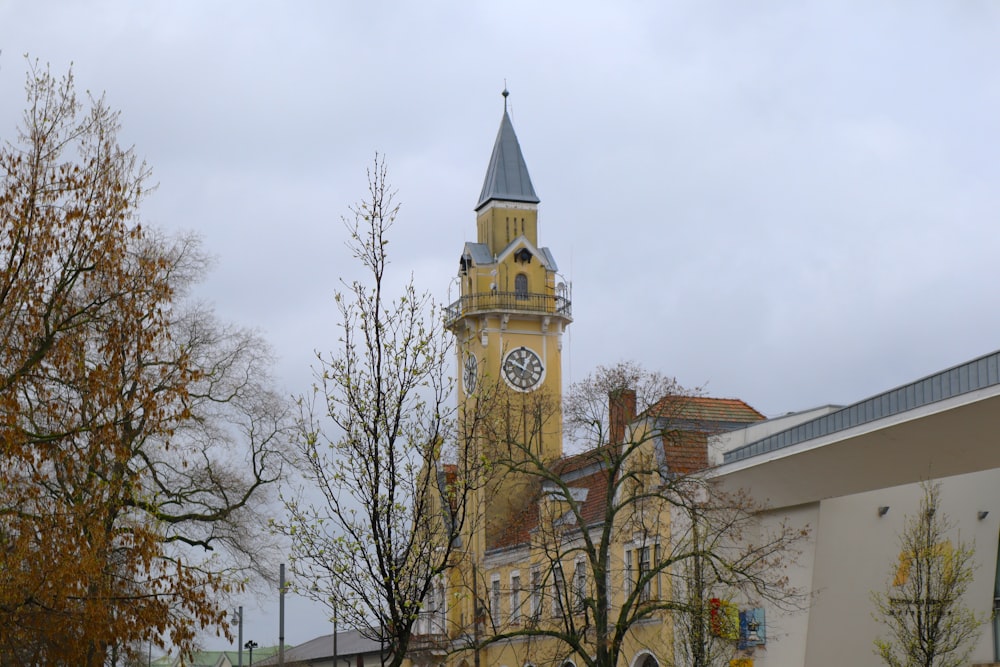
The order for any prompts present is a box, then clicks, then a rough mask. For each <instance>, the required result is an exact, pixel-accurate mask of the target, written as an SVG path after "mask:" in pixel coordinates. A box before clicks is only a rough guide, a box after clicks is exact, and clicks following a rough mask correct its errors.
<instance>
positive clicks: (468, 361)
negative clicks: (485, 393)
mask: <svg viewBox="0 0 1000 667" xmlns="http://www.w3.org/2000/svg"><path fill="white" fill-rule="evenodd" d="M478 378H479V361H478V360H477V359H476V355H474V354H467V355H465V362H464V363H463V364H462V385H463V386H464V387H465V393H466V394H472V393H474V392H475V391H476V382H477V380H478Z"/></svg>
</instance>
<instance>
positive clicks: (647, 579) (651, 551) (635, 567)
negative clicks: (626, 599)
mask: <svg viewBox="0 0 1000 667" xmlns="http://www.w3.org/2000/svg"><path fill="white" fill-rule="evenodd" d="M659 560H660V545H659V544H658V543H652V544H641V545H639V546H634V547H632V548H626V549H625V595H626V596H628V595H630V594H631V593H632V591H633V590H635V587H636V586H640V585H641V589H640V590H639V596H638V599H639V601H640V602H646V601H648V600H649V599H651V598H652V596H653V595H654V593H655V595H656V597H657V598H659V597H660V576H659V573H656V574H653V575H651V574H650V573H651V572H652V571H653V568H654V567H655V566H656V563H657V562H659Z"/></svg>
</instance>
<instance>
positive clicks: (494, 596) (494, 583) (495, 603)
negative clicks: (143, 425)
mask: <svg viewBox="0 0 1000 667" xmlns="http://www.w3.org/2000/svg"><path fill="white" fill-rule="evenodd" d="M490 618H491V619H492V621H493V627H495V628H497V627H500V575H499V574H494V575H493V577H492V578H491V579H490Z"/></svg>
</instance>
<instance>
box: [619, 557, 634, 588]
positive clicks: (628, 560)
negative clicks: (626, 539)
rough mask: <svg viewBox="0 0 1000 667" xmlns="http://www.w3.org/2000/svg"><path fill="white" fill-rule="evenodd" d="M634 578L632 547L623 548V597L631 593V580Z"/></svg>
mask: <svg viewBox="0 0 1000 667" xmlns="http://www.w3.org/2000/svg"><path fill="white" fill-rule="evenodd" d="M634 578H635V574H634V573H633V572H632V549H628V548H626V549H625V576H624V580H625V581H624V582H622V583H623V584H624V587H625V597H628V596H630V595H632V581H633V579H634Z"/></svg>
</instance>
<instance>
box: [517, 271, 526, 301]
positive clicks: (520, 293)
mask: <svg viewBox="0 0 1000 667" xmlns="http://www.w3.org/2000/svg"><path fill="white" fill-rule="evenodd" d="M514 296H516V297H517V298H518V299H527V298H528V276H526V275H524V274H523V273H519V274H517V275H516V276H515V277H514Z"/></svg>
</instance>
